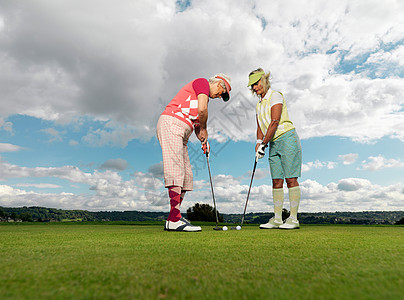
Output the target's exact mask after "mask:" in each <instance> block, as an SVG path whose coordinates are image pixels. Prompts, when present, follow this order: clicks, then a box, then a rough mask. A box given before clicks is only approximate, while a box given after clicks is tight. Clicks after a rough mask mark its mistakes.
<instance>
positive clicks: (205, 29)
mask: <svg viewBox="0 0 404 300" xmlns="http://www.w3.org/2000/svg"><path fill="white" fill-rule="evenodd" d="M213 5H214V6H215V7H216V8H217V9H216V10H215V11H212V10H211V7H212V6H213ZM403 5H404V4H402V3H401V2H400V1H391V3H390V5H385V4H383V3H380V2H376V1H355V3H351V2H350V1H316V3H314V2H313V1H271V4H268V3H267V1H241V0H237V1H230V0H229V1H221V2H220V3H217V2H215V1H210V0H208V1H155V2H152V3H151V2H148V1H136V2H133V1H121V2H120V5H116V4H113V3H108V2H102V3H99V2H97V1H95V0H94V1H93V0H86V1H70V2H69V3H66V2H64V1H50V0H41V1H32V2H29V3H18V4H16V3H15V2H14V1H3V2H2V3H1V4H0V68H1V69H2V70H3V71H2V74H0V106H1V107H0V164H1V166H0V206H33V205H35V206H48V207H56V208H64V209H86V210H147V211H166V210H168V204H169V201H168V197H167V192H166V190H165V188H164V183H163V179H162V157H161V149H160V146H159V144H158V141H157V140H156V137H155V127H156V123H157V120H158V117H159V115H160V113H161V112H162V110H163V109H164V107H165V105H166V104H167V103H168V102H169V101H170V100H171V98H172V97H173V96H174V95H175V93H176V92H177V91H178V90H179V89H180V88H181V87H182V86H183V85H184V84H186V83H187V82H189V81H190V80H192V79H194V78H198V77H204V78H208V77H210V76H213V75H214V74H216V73H218V72H223V73H226V74H229V75H230V76H231V77H232V87H233V88H232V99H231V101H230V102H228V103H226V104H225V103H223V102H221V101H220V100H218V99H213V100H211V101H210V103H209V122H208V130H209V139H210V142H211V146H212V154H211V157H210V164H211V170H212V175H213V182H214V187H215V195H216V198H217V202H218V209H219V210H220V211H221V212H226V213H241V212H242V209H243V205H244V203H245V198H246V193H247V190H248V185H249V182H250V178H251V177H250V176H251V171H252V167H253V162H254V141H255V129H256V128H255V126H256V121H255V112H254V107H255V103H256V101H257V99H256V98H254V97H253V96H252V95H251V93H250V92H249V90H248V89H247V87H246V84H247V79H248V78H247V75H248V73H249V72H250V71H251V70H253V69H256V68H257V67H263V68H264V69H265V70H267V71H271V74H272V75H271V77H272V80H271V82H272V87H273V89H275V90H279V91H281V92H282V93H283V94H284V95H285V98H286V102H287V105H288V109H289V114H290V117H291V119H292V120H293V121H294V123H295V126H296V128H297V131H298V134H299V135H300V137H301V139H302V147H303V174H302V177H301V178H300V179H299V182H300V184H301V187H302V202H301V207H300V211H302V212H317V211H363V210H403V209H404V175H403V173H404V172H403V170H404V135H403V132H404V112H403V103H404V80H403V77H404V34H403V32H404V22H403V21H402V20H401V19H402V18H400V15H399V13H398V12H400V11H403V9H404V6H403ZM62 12H63V13H62ZM199 148H200V146H199V142H198V141H197V139H196V138H195V136H193V137H192V138H191V141H190V143H189V154H190V159H191V162H192V165H193V173H194V188H195V189H194V191H193V192H190V193H188V194H187V197H186V200H185V201H184V205H183V211H184V212H185V210H186V208H188V207H190V206H192V205H193V204H194V203H196V202H200V203H209V204H212V198H211V194H210V185H209V177H208V173H207V169H206V159H205V157H204V156H203V155H202V153H201V151H200V149H199ZM287 205H288V201H286V208H287V207H288V206H287ZM249 211H255V212H258V211H272V200H271V179H270V175H269V167H268V162H267V160H266V158H264V159H262V160H260V161H259V164H258V169H257V172H256V174H255V178H254V185H253V189H252V191H251V200H250V202H249Z"/></svg>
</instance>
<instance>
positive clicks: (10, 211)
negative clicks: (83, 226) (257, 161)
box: [0, 203, 404, 225]
mask: <svg viewBox="0 0 404 300" xmlns="http://www.w3.org/2000/svg"><path fill="white" fill-rule="evenodd" d="M167 216H168V212H140V211H99V212H90V211H86V210H63V209H56V208H46V207H39V206H32V207H26V206H24V207H0V221H3V222H7V221H22V222H62V221H76V222H77V221H83V222H84V221H159V220H165V219H166V218H167ZM218 216H219V222H224V223H233V224H236V223H239V222H240V220H241V216H242V215H241V214H222V213H219V212H218ZM272 216H273V213H247V214H246V216H245V219H244V223H246V224H261V223H266V222H268V220H269V218H271V217H272ZM288 216H289V212H288V211H287V210H286V209H284V210H283V212H282V218H283V219H286V218H287V217H288ZM187 217H188V219H190V220H191V221H193V220H196V221H210V222H215V219H216V217H215V214H214V210H213V207H212V206H210V205H208V204H200V203H198V204H196V205H194V206H193V207H191V208H188V210H187ZM298 217H299V221H300V223H301V224H369V225H373V224H386V225H390V224H397V225H404V211H364V212H319V213H299V215H298Z"/></svg>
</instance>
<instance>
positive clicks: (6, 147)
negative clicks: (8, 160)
mask: <svg viewBox="0 0 404 300" xmlns="http://www.w3.org/2000/svg"><path fill="white" fill-rule="evenodd" d="M21 149H23V148H22V147H20V146H17V145H13V144H6V143H0V152H17V151H20V150H21Z"/></svg>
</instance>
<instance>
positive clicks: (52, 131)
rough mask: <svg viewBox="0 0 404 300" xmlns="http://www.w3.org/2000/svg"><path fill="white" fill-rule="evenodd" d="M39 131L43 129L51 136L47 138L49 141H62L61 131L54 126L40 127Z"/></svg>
mask: <svg viewBox="0 0 404 300" xmlns="http://www.w3.org/2000/svg"><path fill="white" fill-rule="evenodd" d="M41 131H43V132H45V133H46V134H48V135H50V136H51V138H50V140H49V142H50V143H53V142H61V141H63V138H62V133H61V132H59V131H57V130H56V129H54V128H46V129H42V130H41Z"/></svg>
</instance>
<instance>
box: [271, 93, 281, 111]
mask: <svg viewBox="0 0 404 300" xmlns="http://www.w3.org/2000/svg"><path fill="white" fill-rule="evenodd" d="M275 104H283V96H282V94H281V93H279V92H273V93H272V96H271V107H272V106H274V105H275Z"/></svg>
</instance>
